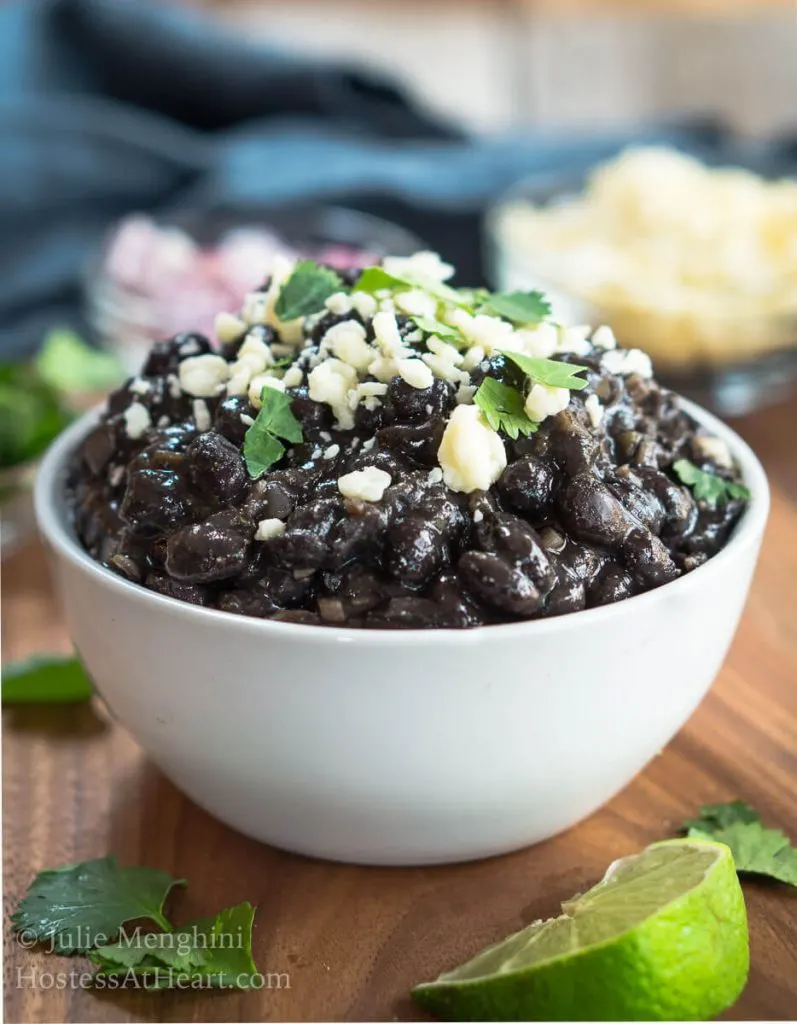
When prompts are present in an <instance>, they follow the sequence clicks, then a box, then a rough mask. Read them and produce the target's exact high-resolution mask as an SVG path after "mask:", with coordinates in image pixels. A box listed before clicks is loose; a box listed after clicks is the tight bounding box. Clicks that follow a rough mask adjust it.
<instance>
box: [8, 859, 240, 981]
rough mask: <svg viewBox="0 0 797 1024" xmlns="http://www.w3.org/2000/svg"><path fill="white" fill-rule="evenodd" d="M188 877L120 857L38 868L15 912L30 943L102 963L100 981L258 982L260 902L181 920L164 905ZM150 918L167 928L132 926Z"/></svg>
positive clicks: (15, 927) (19, 927)
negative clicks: (121, 861) (175, 921)
mask: <svg viewBox="0 0 797 1024" xmlns="http://www.w3.org/2000/svg"><path fill="white" fill-rule="evenodd" d="M185 884H186V882H185V879H176V878H173V877H172V876H171V875H170V874H168V872H166V871H160V870H157V869H155V868H146V867H120V866H119V865H118V864H117V862H116V859H115V858H114V857H101V858H99V859H98V860H89V861H83V862H82V863H80V864H70V865H67V866H65V867H62V868H54V869H51V870H47V871H42V872H40V873H39V874H38V875H37V876H36V878H35V879H34V880H33V882H32V883H31V885H30V888H29V889H28V891H27V893H26V894H25V896H24V898H23V899H22V901H21V902H20V904H19V907H18V908H17V910H16V912H15V913H14V914H13V915H12V918H11V922H12V928H13V930H14V931H15V932H17V933H20V934H22V935H23V936H24V937H25V940H26V945H29V944H30V943H31V942H35V941H40V942H46V943H48V952H50V953H57V954H61V955H64V956H66V955H70V954H73V953H82V954H85V955H87V956H88V957H89V959H90V960H91V961H92V963H94V964H95V965H96V966H97V971H96V973H95V974H94V976H93V980H94V984H95V985H96V986H97V987H103V988H104V987H107V979H108V978H111V977H115V978H116V979H117V984H116V985H115V986H114V987H119V985H120V984H122V983H123V982H124V981H125V980H127V979H128V978H133V979H138V987H141V986H143V987H145V988H148V989H158V988H168V987H171V986H173V985H175V984H178V985H179V986H180V987H181V988H186V987H192V988H194V987H196V988H199V987H202V988H208V987H221V988H250V987H252V986H253V985H255V984H256V983H257V978H258V974H257V967H256V965H255V962H254V959H253V957H252V924H253V921H254V916H255V910H254V908H253V907H252V906H251V904H249V903H239V904H238V905H237V906H234V907H230V908H228V909H226V910H222V911H220V912H219V913H218V914H215V915H213V916H211V917H203V918H199V919H198V920H195V921H191V922H189V923H188V924H184V925H180V926H179V927H177V928H175V927H174V926H173V925H172V923H171V922H170V921H169V920H168V919H167V918H166V916H165V913H164V905H165V902H166V899H167V897H168V896H169V894H170V892H171V891H172V889H173V888H174V887H175V886H185ZM141 919H145V920H149V921H151V922H153V923H154V924H156V925H157V926H158V927H159V928H160V929H161V931H151V930H142V928H141V927H140V926H135V927H134V928H132V929H130V930H128V929H127V928H126V927H125V926H126V925H129V924H130V923H131V922H133V921H138V920H141Z"/></svg>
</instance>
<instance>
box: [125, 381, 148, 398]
mask: <svg viewBox="0 0 797 1024" xmlns="http://www.w3.org/2000/svg"><path fill="white" fill-rule="evenodd" d="M128 390H130V391H132V392H133V394H134V395H148V394H149V393H150V391H152V384H150V382H149V381H148V380H142V378H141V377H134V378H133V380H131V381H130V383H129V384H128Z"/></svg>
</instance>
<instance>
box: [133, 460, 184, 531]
mask: <svg viewBox="0 0 797 1024" xmlns="http://www.w3.org/2000/svg"><path fill="white" fill-rule="evenodd" d="M119 514H120V516H121V517H122V519H124V521H125V522H126V523H129V524H130V525H131V526H132V527H134V528H135V529H136V530H148V531H153V532H156V533H162V532H164V531H166V530H170V529H173V528H174V527H176V526H180V525H181V524H182V523H186V522H188V520H189V519H190V518H191V515H192V506H191V501H190V498H189V496H188V492H187V490H186V487H185V484H184V482H183V479H182V477H181V476H179V475H178V474H177V473H175V472H174V471H173V470H170V469H137V470H135V471H134V472H133V473H131V474H130V476H129V478H128V481H127V488H126V490H125V495H124V498H123V499H122V504H121V505H120V507H119Z"/></svg>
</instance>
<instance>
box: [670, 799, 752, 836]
mask: <svg viewBox="0 0 797 1024" xmlns="http://www.w3.org/2000/svg"><path fill="white" fill-rule="evenodd" d="M753 821H761V816H760V814H759V813H758V811H754V810H753V808H752V807H750V805H749V804H746V803H743V801H741V800H732V801H731V802H730V803H727V804H705V805H704V806H703V807H701V808H700V817H699V818H690V819H689V820H688V821H685V822H684V828H685V829H690V828H696V829H700V830H701V831H709V830H712V829H722V828H727V827H728V825H735V824H736V823H737V822H742V823H748V822H753Z"/></svg>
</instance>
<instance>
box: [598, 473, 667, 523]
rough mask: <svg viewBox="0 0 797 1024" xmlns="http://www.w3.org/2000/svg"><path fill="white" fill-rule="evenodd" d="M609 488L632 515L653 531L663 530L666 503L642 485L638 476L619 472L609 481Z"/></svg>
mask: <svg viewBox="0 0 797 1024" xmlns="http://www.w3.org/2000/svg"><path fill="white" fill-rule="evenodd" d="M623 468H625V467H623ZM621 472H622V469H621ZM609 489H610V490H611V491H612V493H613V494H615V495H616V497H618V498H619V499H620V501H621V502H622V504H623V506H624V507H625V508H626V509H627V510H628V511H629V512H630V513H631V515H632V516H634V518H635V519H637V520H638V521H639V522H640V523H641V524H642V525H643V526H645V527H647V529H648V530H650V531H651V533H655V534H657V535H658V534H659V533H660V532H661V528H662V526H663V524H664V520H665V517H666V512H665V509H664V505H663V504H662V503H661V501H660V500H659V499H658V497H657V496H656V495H655V494H654V493H652V492H651V491H649V490H646V489H645V488H644V487H643V486H642V481H641V480H640V479H639V478H638V477H636V478H635V477H632V476H631V475H630V474H629V475H628V476H621V475H620V473H618V474H617V475H616V476H615V477H614V479H612V480H611V481H610V482H609Z"/></svg>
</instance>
